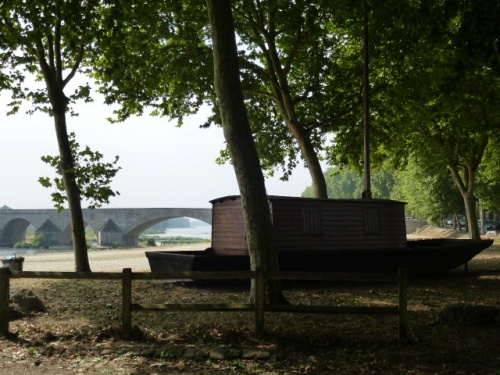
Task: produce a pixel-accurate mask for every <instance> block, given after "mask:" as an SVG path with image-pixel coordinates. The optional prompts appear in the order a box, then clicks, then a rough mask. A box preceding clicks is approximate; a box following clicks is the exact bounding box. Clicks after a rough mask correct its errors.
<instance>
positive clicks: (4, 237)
mask: <svg viewBox="0 0 500 375" xmlns="http://www.w3.org/2000/svg"><path fill="white" fill-rule="evenodd" d="M30 224H31V223H30V222H29V221H28V220H26V219H22V218H17V219H13V220H10V221H8V222H7V223H6V224H5V225H4V227H3V229H2V232H1V236H0V245H1V246H6V247H12V246H14V245H15V244H16V243H17V242H20V241H24V240H25V238H26V229H28V227H29V226H30Z"/></svg>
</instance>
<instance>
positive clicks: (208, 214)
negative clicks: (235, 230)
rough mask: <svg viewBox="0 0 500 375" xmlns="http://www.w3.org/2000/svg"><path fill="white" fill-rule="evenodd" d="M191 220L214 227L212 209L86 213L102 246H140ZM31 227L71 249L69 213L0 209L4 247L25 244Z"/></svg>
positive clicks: (53, 210) (112, 210) (85, 218)
mask: <svg viewBox="0 0 500 375" xmlns="http://www.w3.org/2000/svg"><path fill="white" fill-rule="evenodd" d="M178 217H189V218H193V219H198V220H201V221H204V222H206V223H209V224H211V223H212V209H211V208H109V209H108V208H99V209H95V210H89V209H84V210H83V218H84V221H85V225H86V226H87V227H90V228H92V229H93V230H94V231H95V232H96V234H97V239H98V243H99V245H101V246H109V245H111V244H115V243H118V244H120V245H122V246H137V245H138V238H139V235H140V234H141V233H142V232H144V231H145V230H146V229H148V228H149V227H151V226H153V225H155V224H157V223H160V222H162V221H165V220H168V219H173V218H178ZM30 224H31V225H32V226H33V227H34V228H35V233H36V234H40V233H43V234H44V235H45V238H46V239H48V240H49V241H51V243H53V244H55V245H71V244H72V238H71V222H70V216H69V211H68V210H64V211H62V212H57V210H55V209H47V210H14V209H0V246H3V247H12V246H13V245H14V244H15V243H16V242H19V241H23V240H24V239H25V237H26V229H27V228H28V227H29V226H30Z"/></svg>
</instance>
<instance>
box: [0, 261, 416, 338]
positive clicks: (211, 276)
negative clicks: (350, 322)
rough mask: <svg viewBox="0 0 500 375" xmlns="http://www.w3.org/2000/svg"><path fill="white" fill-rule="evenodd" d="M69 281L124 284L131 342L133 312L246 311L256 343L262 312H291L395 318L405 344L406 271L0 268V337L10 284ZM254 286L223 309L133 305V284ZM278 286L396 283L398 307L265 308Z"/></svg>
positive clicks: (125, 328)
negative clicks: (271, 284) (246, 299)
mask: <svg viewBox="0 0 500 375" xmlns="http://www.w3.org/2000/svg"><path fill="white" fill-rule="evenodd" d="M16 278H29V279H34V278H36V279H69V280H121V282H122V336H123V338H125V339H128V338H130V337H131V331H132V312H133V311H250V312H252V311H253V312H254V313H255V332H256V335H257V336H258V337H261V336H262V335H263V334H264V312H295V313H320V314H367V315H398V316H399V334H398V338H399V342H400V344H402V345H405V344H406V341H407V332H408V310H407V286H408V282H407V280H408V277H407V270H406V269H400V270H399V271H398V273H397V274H395V273H394V274H386V273H383V274H382V273H339V272H336V273H327V272H263V271H260V270H257V271H248V272H201V271H198V272H171V273H149V272H148V273H145V272H138V273H133V272H132V270H131V269H130V268H125V269H124V270H123V272H122V273H111V272H92V273H91V272H33V271H12V270H10V269H9V268H0V335H7V334H8V333H9V319H8V316H9V295H10V279H16ZM183 279H190V280H245V279H246V280H248V279H254V280H255V302H254V303H227V304H192V303H191V304H179V303H170V304H145V303H143V304H138V303H133V301H132V281H133V280H145V281H153V280H155V281H158V280H183ZM272 279H280V280H326V281H328V280H329V281H368V282H394V283H397V286H398V305H397V306H378V307H377V306H331V305H328V306H325V305H292V304H267V303H265V281H266V280H272Z"/></svg>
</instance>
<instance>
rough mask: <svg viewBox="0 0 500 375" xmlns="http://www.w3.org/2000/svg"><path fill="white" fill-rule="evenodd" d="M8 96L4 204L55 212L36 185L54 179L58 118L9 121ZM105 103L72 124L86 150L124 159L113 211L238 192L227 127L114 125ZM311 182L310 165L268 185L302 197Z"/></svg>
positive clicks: (2, 113)
mask: <svg viewBox="0 0 500 375" xmlns="http://www.w3.org/2000/svg"><path fill="white" fill-rule="evenodd" d="M9 98H10V97H9V96H8V93H4V94H1V96H0V160H1V167H0V171H1V180H0V181H1V183H0V207H1V206H3V205H7V206H9V207H11V208H16V209H21V208H22V209H27V208H53V203H52V201H51V197H50V194H51V192H52V190H50V189H47V188H44V187H42V186H41V185H40V184H39V182H38V178H39V177H41V176H44V177H45V176H47V177H48V176H53V175H54V172H53V170H52V168H51V167H49V166H48V165H46V164H45V163H44V162H42V161H41V160H40V157H41V156H43V155H57V154H58V149H57V142H56V136H55V130H54V123H53V119H52V118H51V117H49V116H48V115H46V114H42V113H37V114H35V115H33V116H28V115H26V114H25V110H23V111H20V112H19V113H18V114H17V115H14V116H6V112H7V108H6V103H7V102H8V100H9ZM100 103H101V101H99V100H98V99H96V101H95V102H94V103H91V104H79V105H78V106H77V107H75V108H76V110H77V112H78V113H79V114H80V115H79V117H68V119H67V122H68V131H70V132H71V131H72V132H75V133H76V135H77V141H78V142H79V143H80V146H81V147H84V146H86V145H88V146H89V147H90V148H91V149H92V150H94V151H99V152H101V153H102V154H104V160H105V161H112V160H114V156H115V155H119V156H120V160H119V166H121V167H122V169H121V170H120V171H119V172H118V174H117V176H116V177H115V179H114V180H113V183H112V187H113V188H114V189H115V190H118V191H119V192H120V196H118V197H115V198H113V199H112V200H111V203H110V205H108V206H107V207H110V208H127V207H210V203H209V201H210V200H211V199H215V198H218V197H222V196H225V195H233V194H238V193H239V192H238V186H237V183H236V178H235V176H234V172H233V168H232V166H231V165H223V166H221V165H217V164H216V163H215V159H216V158H217V156H218V155H219V150H220V149H222V148H223V147H224V137H223V134H222V129H220V128H216V127H214V128H212V129H200V128H199V127H198V126H197V125H198V124H200V123H202V122H203V121H204V119H205V117H206V116H203V115H202V114H200V115H198V116H199V117H198V119H196V118H191V119H188V120H187V121H186V123H185V125H184V126H183V127H181V128H177V127H175V124H173V123H170V124H169V123H168V122H167V120H166V119H164V118H156V117H150V116H143V117H136V118H132V119H129V120H127V121H126V122H125V123H121V124H110V123H109V122H108V121H107V120H106V118H107V117H108V116H110V115H111V112H112V110H111V108H109V107H107V106H104V105H102V104H100ZM26 108H29V105H27V106H26V107H25V109H26ZM308 185H310V177H309V174H308V172H307V170H305V169H304V168H300V169H297V170H296V171H295V172H294V173H293V176H292V178H291V180H290V181H288V182H282V181H280V180H279V176H276V177H274V178H272V179H268V180H267V181H266V187H267V192H268V194H273V195H288V196H300V194H301V193H302V192H303V191H304V189H305V188H306V187H307V186H308ZM83 206H84V207H85V203H84V205H83Z"/></svg>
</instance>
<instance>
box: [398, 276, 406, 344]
mask: <svg viewBox="0 0 500 375" xmlns="http://www.w3.org/2000/svg"><path fill="white" fill-rule="evenodd" d="M398 276H399V282H398V294H399V344H400V345H401V346H405V345H406V342H407V339H408V270H407V269H406V268H400V269H399V270H398Z"/></svg>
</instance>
